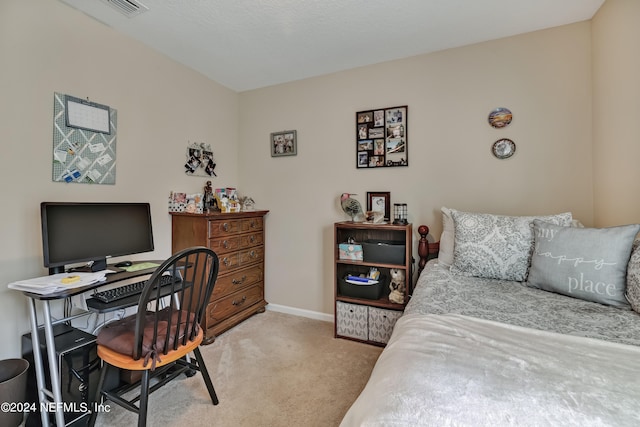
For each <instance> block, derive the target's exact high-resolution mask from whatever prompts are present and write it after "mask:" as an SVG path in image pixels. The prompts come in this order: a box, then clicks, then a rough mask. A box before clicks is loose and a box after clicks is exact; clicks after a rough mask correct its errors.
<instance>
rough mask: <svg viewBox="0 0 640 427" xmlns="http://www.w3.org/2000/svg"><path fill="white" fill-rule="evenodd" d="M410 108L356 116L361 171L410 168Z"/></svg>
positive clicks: (361, 112) (358, 161)
mask: <svg viewBox="0 0 640 427" xmlns="http://www.w3.org/2000/svg"><path fill="white" fill-rule="evenodd" d="M407 113H408V107H407V106H406V105H403V106H399V107H391V108H377V109H371V110H366V111H358V112H357V113H356V166H357V167H358V169H364V168H380V167H393V166H409V151H408V144H407V141H408V137H407V122H408V119H407Z"/></svg>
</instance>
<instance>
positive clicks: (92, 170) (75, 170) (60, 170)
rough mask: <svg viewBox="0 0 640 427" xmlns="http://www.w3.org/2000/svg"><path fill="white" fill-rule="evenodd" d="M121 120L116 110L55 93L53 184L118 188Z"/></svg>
mask: <svg viewBox="0 0 640 427" xmlns="http://www.w3.org/2000/svg"><path fill="white" fill-rule="evenodd" d="M117 118H118V112H117V111H116V110H115V109H114V108H110V107H108V106H106V105H101V104H97V103H94V102H90V101H88V100H81V99H80V98H76V97H72V96H70V95H64V94H62V93H54V99H53V162H52V163H53V167H52V179H53V181H55V182H66V183H80V184H111V185H113V184H115V182H116V140H117V135H116V134H117V129H118V126H117V125H118V120H117Z"/></svg>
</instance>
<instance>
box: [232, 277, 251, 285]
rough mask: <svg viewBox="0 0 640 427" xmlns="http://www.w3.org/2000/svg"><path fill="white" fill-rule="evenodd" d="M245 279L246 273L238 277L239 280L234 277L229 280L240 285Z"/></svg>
mask: <svg viewBox="0 0 640 427" xmlns="http://www.w3.org/2000/svg"><path fill="white" fill-rule="evenodd" d="M245 280H247V276H246V275H243V276H242V277H241V278H240V280H238V279H235V278H234V279H232V280H231V283H233V284H234V285H241V284H243V283H244V281H245Z"/></svg>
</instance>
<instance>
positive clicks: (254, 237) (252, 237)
mask: <svg viewBox="0 0 640 427" xmlns="http://www.w3.org/2000/svg"><path fill="white" fill-rule="evenodd" d="M249 241H250V242H251V243H254V242H255V241H256V236H253V235H252V236H251V237H249Z"/></svg>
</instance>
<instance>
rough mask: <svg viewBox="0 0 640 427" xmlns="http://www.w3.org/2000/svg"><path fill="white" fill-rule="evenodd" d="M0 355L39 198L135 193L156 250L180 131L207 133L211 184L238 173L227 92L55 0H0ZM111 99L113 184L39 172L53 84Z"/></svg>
mask: <svg viewBox="0 0 640 427" xmlns="http://www.w3.org/2000/svg"><path fill="white" fill-rule="evenodd" d="M0 55H1V57H2V60H1V61H2V66H0V87H1V88H2V90H1V91H0V93H1V94H2V95H1V97H2V102H0V135H1V138H2V140H1V142H0V144H1V146H2V155H1V158H2V169H1V170H0V176H1V177H2V179H1V180H0V188H1V194H2V210H1V211H0V228H1V229H2V233H1V241H0V294H1V295H0V338H1V339H2V342H3V343H5V345H3V346H2V347H1V348H0V358H2V357H8V356H17V355H19V354H20V341H19V336H20V334H22V333H24V332H25V331H27V330H28V329H29V326H28V316H27V313H28V311H27V304H26V299H25V298H24V297H22V295H20V294H18V293H16V292H14V291H11V290H7V287H6V286H7V284H8V283H10V282H12V281H14V280H19V279H24V278H28V277H34V276H40V275H43V274H46V270H45V269H44V268H43V266H42V243H41V237H40V229H39V227H40V217H39V204H40V202H42V201H46V200H49V201H145V202H150V203H151V206H152V215H153V227H154V232H155V233H154V234H155V244H156V251H155V252H154V254H152V255H149V254H144V255H142V256H144V257H147V256H148V257H151V256H153V257H160V258H162V257H166V256H168V255H170V251H171V229H170V218H169V215H168V214H167V196H168V194H169V192H170V191H171V190H184V191H189V192H195V191H197V190H199V189H201V188H202V186H203V185H204V182H205V179H204V178H194V177H188V176H185V174H184V172H183V171H184V168H183V165H184V161H185V151H186V147H187V143H188V141H198V142H207V143H210V144H211V145H212V147H213V149H214V153H215V155H216V160H217V163H218V167H217V168H216V171H217V172H218V173H219V175H220V178H218V180H217V181H216V183H219V184H221V185H229V186H231V185H236V184H237V182H238V170H237V164H238V162H237V148H236V141H237V140H238V124H237V122H238V95H237V94H236V93H235V92H233V91H230V90H228V89H225V88H223V87H222V86H220V85H219V84H217V83H215V82H212V81H211V80H209V79H207V78H205V77H203V76H202V75H200V74H198V73H195V72H194V71H191V70H190V69H187V68H185V67H184V66H182V65H179V64H177V63H175V62H173V61H171V60H169V59H168V58H166V57H164V56H162V55H159V54H157V53H155V52H154V51H152V50H150V49H148V48H146V47H144V46H143V45H141V44H139V43H137V42H135V41H132V40H131V39H128V38H126V37H124V36H122V35H119V34H117V33H115V32H114V31H112V30H111V29H110V28H108V27H106V26H104V25H103V24H101V23H99V22H97V21H94V20H92V19H90V18H87V17H86V16H85V15H84V14H82V13H80V12H77V11H76V10H74V9H72V8H69V7H68V6H66V5H64V4H63V3H60V2H58V1H56V0H34V1H21V0H3V1H2V2H0ZM54 92H61V93H66V94H70V95H74V96H78V97H83V98H84V97H89V98H90V99H91V100H93V101H95V102H99V103H102V104H107V105H110V106H111V107H113V108H115V109H117V110H118V141H117V155H118V157H117V176H116V184H115V185H86V184H82V185H78V184H70V185H66V184H62V183H54V182H52V181H51V173H52V172H51V161H52V134H53V94H54Z"/></svg>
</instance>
